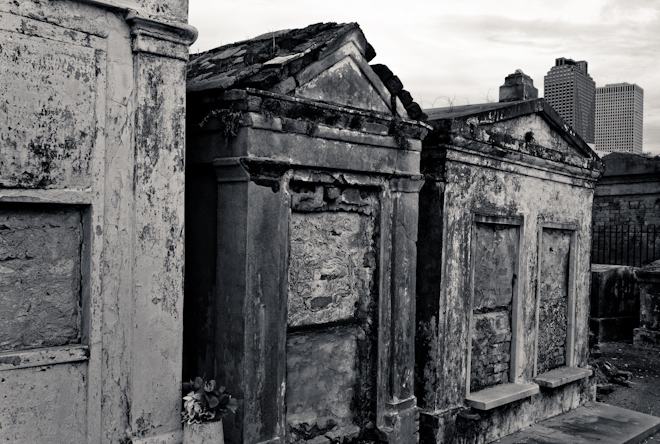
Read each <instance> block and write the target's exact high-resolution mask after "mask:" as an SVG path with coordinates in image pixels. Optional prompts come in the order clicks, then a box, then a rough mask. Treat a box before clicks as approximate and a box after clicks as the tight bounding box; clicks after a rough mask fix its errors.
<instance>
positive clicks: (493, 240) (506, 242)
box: [473, 223, 518, 310]
mask: <svg viewBox="0 0 660 444" xmlns="http://www.w3.org/2000/svg"><path fill="white" fill-rule="evenodd" d="M474 229H475V237H474V239H475V242H476V246H475V250H474V251H475V259H474V303H473V308H474V310H487V309H493V308H496V307H504V306H507V305H509V304H510V303H511V301H512V299H513V279H514V275H515V273H516V270H515V267H516V257H517V254H518V227H515V226H511V225H500V224H481V223H478V224H476V225H475V228H474Z"/></svg>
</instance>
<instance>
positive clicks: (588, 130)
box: [543, 57, 596, 143]
mask: <svg viewBox="0 0 660 444" xmlns="http://www.w3.org/2000/svg"><path fill="white" fill-rule="evenodd" d="M543 97H544V98H545V100H546V101H547V102H548V103H550V105H552V107H553V108H554V109H555V111H557V112H558V113H559V115H560V116H561V117H562V118H563V119H564V120H565V121H566V123H568V124H569V125H571V126H572V127H573V129H574V130H575V131H576V132H577V133H578V134H579V135H580V137H582V139H583V140H584V141H585V142H587V143H594V141H595V137H594V128H595V116H596V82H594V80H593V79H592V78H591V76H590V75H589V73H588V71H587V62H586V61H584V60H582V61H579V62H576V61H574V60H571V59H566V58H564V57H561V58H558V59H556V60H555V66H553V67H552V68H550V71H548V75H546V76H545V77H544V91H543Z"/></svg>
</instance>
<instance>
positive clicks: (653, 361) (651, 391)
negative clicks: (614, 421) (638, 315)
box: [597, 342, 660, 444]
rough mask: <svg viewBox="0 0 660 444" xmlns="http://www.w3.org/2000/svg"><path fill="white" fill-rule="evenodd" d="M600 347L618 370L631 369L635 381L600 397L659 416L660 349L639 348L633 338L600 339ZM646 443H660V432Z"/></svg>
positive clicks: (608, 401)
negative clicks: (621, 339)
mask: <svg viewBox="0 0 660 444" xmlns="http://www.w3.org/2000/svg"><path fill="white" fill-rule="evenodd" d="M600 349H601V351H602V352H603V356H604V357H605V358H606V359H607V361H609V362H610V363H611V364H613V365H615V366H617V367H618V368H619V370H627V371H629V372H632V375H633V376H632V379H631V381H632V383H633V384H634V385H633V387H623V386H617V388H616V390H614V391H613V392H612V393H610V394H607V395H598V397H597V400H598V401H600V402H604V403H606V404H610V405H614V406H617V407H623V408H626V409H629V410H634V411H637V412H642V413H647V414H649V415H654V416H658V417H660V352H658V351H649V350H639V349H636V348H634V347H633V345H632V342H609V343H601V344H600ZM643 443H645V444H652V443H653V444H656V443H657V444H660V433H657V434H656V435H655V436H652V437H650V438H648V439H646V440H645V441H643Z"/></svg>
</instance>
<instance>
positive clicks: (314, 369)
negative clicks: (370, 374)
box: [286, 326, 365, 442]
mask: <svg viewBox="0 0 660 444" xmlns="http://www.w3.org/2000/svg"><path fill="white" fill-rule="evenodd" d="M364 340H365V334H364V333H363V331H362V329H361V328H360V327H358V326H353V327H350V328H346V327H342V328H335V329H328V330H323V331H305V332H300V333H296V334H290V335H288V337H287V349H286V355H287V358H286V367H287V385H286V421H287V442H299V441H300V440H302V441H305V440H311V439H313V438H315V437H317V436H319V435H321V436H323V435H326V434H328V433H333V432H335V433H336V432H340V431H341V430H344V436H345V435H347V434H351V431H356V430H359V429H357V426H355V425H354V421H355V420H356V415H355V414H354V411H355V409H354V406H355V404H356V401H357V399H356V395H357V394H358V393H357V390H359V387H358V381H359V378H360V376H359V373H360V372H359V362H358V359H359V358H358V357H359V347H360V345H359V343H360V342H364ZM341 435H342V433H339V436H341Z"/></svg>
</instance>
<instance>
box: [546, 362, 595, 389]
mask: <svg viewBox="0 0 660 444" xmlns="http://www.w3.org/2000/svg"><path fill="white" fill-rule="evenodd" d="M592 374H593V372H592V371H591V370H589V369H587V368H580V367H561V368H556V369H554V370H550V371H549V372H545V373H542V374H540V375H537V376H536V378H534V382H536V383H537V384H538V385H540V386H541V387H548V388H557V387H561V386H562V385H566V384H568V383H570V382H574V381H578V380H580V379H584V378H588V377H589V376H591V375H592Z"/></svg>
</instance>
